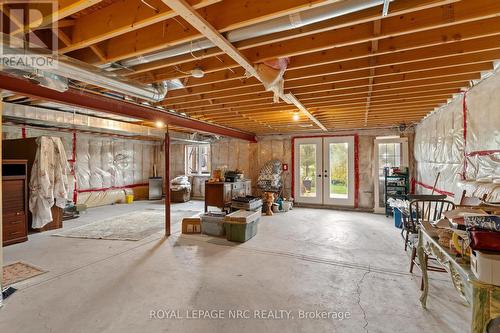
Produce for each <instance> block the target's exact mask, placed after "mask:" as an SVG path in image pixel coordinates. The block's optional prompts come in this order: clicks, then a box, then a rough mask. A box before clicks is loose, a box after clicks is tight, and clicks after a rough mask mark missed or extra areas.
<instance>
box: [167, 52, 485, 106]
mask: <svg viewBox="0 0 500 333" xmlns="http://www.w3.org/2000/svg"><path fill="white" fill-rule="evenodd" d="M492 68H493V65H492V63H491V62H486V63H478V64H472V65H466V66H456V67H450V68H447V69H437V70H432V69H431V70H428V71H422V72H415V73H402V74H393V75H391V76H384V77H379V78H377V79H374V80H373V82H372V83H370V82H367V80H366V79H367V76H366V75H361V76H360V77H355V78H352V79H350V80H346V81H336V80H335V79H334V78H332V79H330V80H326V81H324V80H321V78H320V79H319V80H318V81H317V82H316V83H315V84H308V85H307V86H302V85H300V84H299V85H298V86H296V87H293V86H292V87H287V90H289V91H291V92H293V93H296V92H302V91H304V89H311V92H312V91H314V89H316V87H325V88H326V89H328V90H339V89H349V88H355V87H364V86H368V85H370V84H372V85H373V86H380V85H384V84H388V83H391V84H395V83H410V82H413V81H421V80H423V79H438V78H447V77H452V76H456V75H467V74H476V73H477V72H480V71H486V70H491V69H492ZM299 82H300V81H299ZM261 90H262V91H263V90H264V89H263V88H262V89H259V88H258V87H240V88H237V89H233V90H231V91H230V93H228V92H227V91H218V92H213V93H206V94H203V95H200V97H201V98H202V99H203V100H207V99H212V100H213V99H216V98H223V97H226V96H232V97H235V96H244V95H246V94H253V93H255V92H259V91H261ZM183 102H192V99H190V98H189V99H187V100H186V98H184V97H181V98H176V99H175V101H172V99H167V100H165V101H164V102H163V103H162V105H164V106H165V107H167V108H170V109H173V108H174V107H173V106H175V107H176V108H182V103H183ZM169 103H170V104H169ZM173 103H175V104H173ZM205 103H206V102H205ZM205 105H207V106H208V104H205Z"/></svg>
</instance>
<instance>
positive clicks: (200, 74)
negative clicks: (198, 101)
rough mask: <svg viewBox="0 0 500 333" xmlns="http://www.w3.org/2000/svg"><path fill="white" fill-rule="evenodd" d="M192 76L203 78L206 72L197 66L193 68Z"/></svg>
mask: <svg viewBox="0 0 500 333" xmlns="http://www.w3.org/2000/svg"><path fill="white" fill-rule="evenodd" d="M191 76H192V77H194V78H196V79H201V78H202V77H204V76H205V72H204V71H203V69H201V68H200V67H196V68H193V69H192V70H191Z"/></svg>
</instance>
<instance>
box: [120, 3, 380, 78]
mask: <svg viewBox="0 0 500 333" xmlns="http://www.w3.org/2000/svg"><path fill="white" fill-rule="evenodd" d="M382 4H384V0H345V1H339V2H335V3H333V4H330V5H325V6H320V7H315V8H312V9H309V10H306V11H303V12H300V13H295V14H291V15H287V16H283V17H279V18H276V19H272V20H269V21H265V22H261V23H256V24H253V25H250V26H248V27H244V28H239V29H235V30H232V31H229V32H227V33H226V38H227V39H228V40H229V41H230V42H231V43H234V42H239V41H242V40H246V39H250V38H255V37H260V36H265V35H269V34H272V33H276V32H281V31H286V30H291V29H294V28H298V27H302V26H305V25H309V24H313V23H317V22H321V21H325V20H328V19H332V18H335V17H339V16H342V15H346V14H349V13H353V12H357V11H360V10H363V9H367V8H371V7H375V6H379V5H382ZM211 47H214V45H213V44H212V42H211V41H209V40H208V39H200V40H197V41H193V42H190V43H186V44H181V45H178V46H174V47H171V48H169V49H166V50H164V51H160V52H156V53H152V54H149V55H145V56H141V57H137V58H134V59H130V60H124V61H121V62H120V65H122V66H123V67H127V68H128V67H133V66H136V65H139V64H143V63H148V62H152V61H156V60H161V59H166V58H170V57H175V56H178V55H182V54H187V53H190V52H195V51H200V50H205V49H208V48H211Z"/></svg>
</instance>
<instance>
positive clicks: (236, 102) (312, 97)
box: [174, 87, 460, 113]
mask: <svg viewBox="0 0 500 333" xmlns="http://www.w3.org/2000/svg"><path fill="white" fill-rule="evenodd" d="M459 91H460V89H459V88H457V87H444V88H441V89H433V90H431V91H422V92H406V93H396V94H394V93H389V94H387V95H381V96H380V95H379V96H377V97H373V100H391V99H394V98H405V99H419V98H425V97H427V96H444V95H452V94H455V93H458V92H459ZM367 94H368V93H367V91H366V89H363V88H361V89H359V88H355V89H354V90H353V91H351V92H350V93H342V94H335V93H319V94H314V93H313V94H309V95H304V94H303V95H302V96H301V100H302V101H303V102H308V101H323V100H329V101H332V102H333V101H335V102H349V101H359V100H362V99H366V97H367ZM247 96H250V97H247ZM247 96H245V97H244V98H241V99H239V98H233V97H230V98H225V99H221V100H213V103H214V105H210V106H206V104H202V105H191V107H188V106H189V105H185V106H186V107H184V108H176V110H178V111H179V112H186V113H190V112H196V111H198V112H211V111H215V110H219V112H220V110H221V109H229V108H231V109H234V110H238V108H240V107H246V106H247V107H248V106H257V105H270V104H273V100H272V96H268V97H257V96H255V95H247ZM200 106H201V107H200ZM174 109H175V108H174Z"/></svg>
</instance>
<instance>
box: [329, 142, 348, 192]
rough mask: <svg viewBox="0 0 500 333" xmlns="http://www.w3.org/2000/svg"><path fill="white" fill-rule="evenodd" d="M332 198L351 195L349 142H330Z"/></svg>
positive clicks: (330, 185)
mask: <svg viewBox="0 0 500 333" xmlns="http://www.w3.org/2000/svg"><path fill="white" fill-rule="evenodd" d="M329 152H330V182H329V187H330V198H339V199H347V198H348V196H349V192H348V188H349V144H348V143H347V142H342V143H330V147H329Z"/></svg>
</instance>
